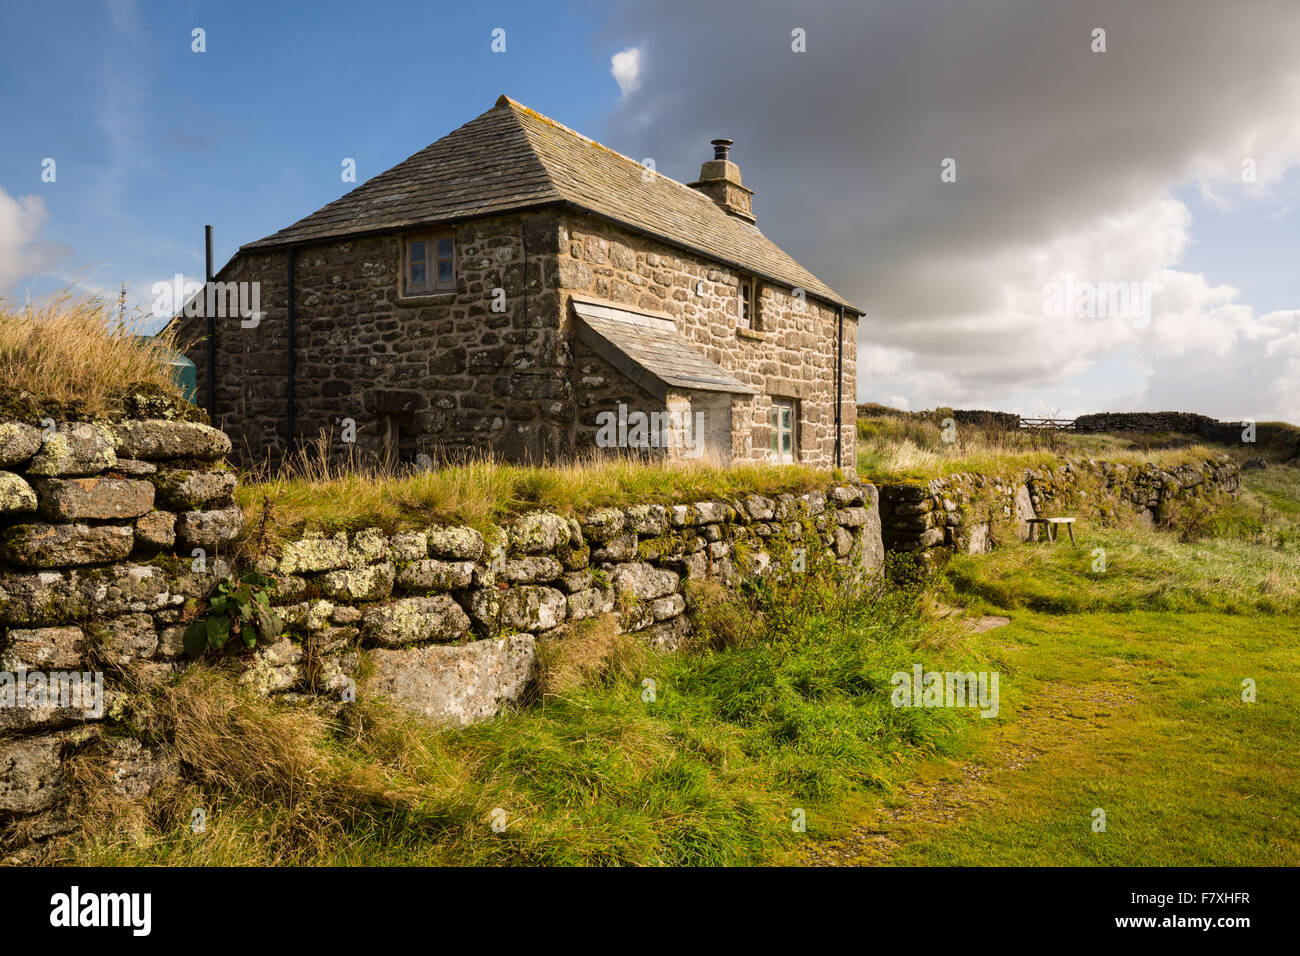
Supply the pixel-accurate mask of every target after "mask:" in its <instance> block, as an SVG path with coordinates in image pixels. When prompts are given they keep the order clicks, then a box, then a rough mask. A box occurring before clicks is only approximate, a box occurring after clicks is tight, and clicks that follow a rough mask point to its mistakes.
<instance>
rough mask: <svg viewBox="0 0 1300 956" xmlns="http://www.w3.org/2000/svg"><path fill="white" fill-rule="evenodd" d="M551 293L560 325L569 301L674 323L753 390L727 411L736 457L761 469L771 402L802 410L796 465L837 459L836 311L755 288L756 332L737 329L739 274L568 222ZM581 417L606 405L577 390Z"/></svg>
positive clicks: (770, 288) (844, 434)
mask: <svg viewBox="0 0 1300 956" xmlns="http://www.w3.org/2000/svg"><path fill="white" fill-rule="evenodd" d="M558 240H559V242H558V245H559V256H558V259H557V275H556V280H555V283H554V284H555V285H556V286H558V288H559V289H560V293H561V298H560V301H561V304H562V306H563V308H564V312H563V315H564V324H565V328H566V329H569V328H571V327H572V324H573V322H574V321H576V320H575V318H574V316H573V314H572V310H571V309H570V308H568V304H567V303H568V301H569V299H570V298H572V296H573V295H575V294H576V295H580V296H583V297H585V298H592V299H599V300H602V301H605V302H608V303H610V304H612V305H615V306H619V307H623V308H628V309H633V310H641V311H645V312H650V313H654V314H658V315H661V316H664V317H667V318H671V319H672V320H673V322H674V323H675V324H676V326H677V329H678V331H679V332H680V333H681V335H682V336H683V337H684V338H685V339H686V341H688V342H690V343H691V344H693V345H695V346H697V347H698V348H700V349H701V350H702V351H703V352H704V353H705V354H706V355H707V356H708V357H709V358H710V359H711V360H713V361H714V362H717V363H718V364H719V365H721V366H723V367H724V368H726V369H728V370H729V371H731V372H732V373H733V374H734V375H735V376H736V378H738V379H739V380H740V381H742V382H744V383H745V384H746V385H749V386H751V387H752V388H754V389H756V390H757V392H758V393H759V394H757V395H756V396H737V397H736V400H735V401H734V402H733V427H732V456H733V460H736V461H764V460H766V459H767V458H768V455H769V450H770V448H771V443H770V421H771V419H770V413H771V412H770V410H771V404H770V398H771V396H773V395H777V396H781V397H786V398H797V399H798V400H799V402H800V441H799V445H800V460H801V461H803V462H805V463H807V464H810V465H814V466H819V467H830V466H832V465H834V463H835V459H834V454H835V427H834V424H835V333H836V312H835V309H834V308H833V307H831V306H829V305H826V304H825V303H822V302H820V301H818V300H816V299H814V298H811V297H806V298H801V297H799V296H796V295H794V294H793V290H791V289H788V288H785V287H783V286H779V285H776V284H773V283H765V282H760V283H759V296H758V298H759V303H760V309H759V316H760V323H759V327H758V329H757V330H744V329H740V328H739V323H738V321H737V318H736V316H737V308H738V296H739V283H740V273H738V272H737V271H735V270H733V269H730V268H727V267H724V266H721V265H719V264H717V263H715V262H713V261H712V260H709V259H707V258H704V257H702V256H696V255H692V254H691V253H688V252H684V251H682V250H680V249H677V248H674V247H671V246H668V245H667V244H664V243H660V242H657V241H655V240H654V239H650V238H646V237H644V236H640V235H635V234H633V233H631V232H629V231H626V230H623V229H620V228H618V227H616V226H613V225H610V224H608V223H606V222H604V221H603V220H599V219H596V218H595V217H590V216H582V215H577V214H568V215H566V216H565V217H564V218H563V219H562V220H561V223H560V232H559V236H558ZM843 363H844V364H843V375H842V389H841V402H842V410H841V413H842V420H841V429H840V432H841V440H842V446H841V467H843V468H844V469H845V471H846V472H852V471H854V470H855V469H856V462H857V452H856V437H857V429H856V427H855V426H856V405H855V402H856V395H857V322H856V321H855V317H854V316H853V315H852V313H849V314H846V316H845V319H844V326H843ZM575 393H576V394H577V395H578V396H579V405H580V407H581V408H583V409H584V415H587V414H594V412H592V411H590V410H592V409H599V408H600V407H601V406H602V405H603V404H604V402H605V401H607V398H606V397H605V396H603V395H597V394H593V393H592V392H591V391H590V390H588V389H586V388H585V387H584V385H583V383H582V382H581V375H580V374H579V375H578V381H577V382H576V383H575Z"/></svg>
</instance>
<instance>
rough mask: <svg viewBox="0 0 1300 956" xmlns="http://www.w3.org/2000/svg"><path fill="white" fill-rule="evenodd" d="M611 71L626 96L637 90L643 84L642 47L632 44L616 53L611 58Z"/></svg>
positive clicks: (620, 90) (621, 91)
mask: <svg viewBox="0 0 1300 956" xmlns="http://www.w3.org/2000/svg"><path fill="white" fill-rule="evenodd" d="M609 72H610V73H611V74H613V76H614V79H615V81H617V83H618V89H619V92H620V93H622V94H623V95H624V96H627V95H628V94H629V93H634V92H636V90H637V89H638V88H639V87H640V86H641V48H640V47H635V46H630V47H628V48H627V49H626V50H622V51H620V52H618V53H615V54H614V55H613V56H612V57H610V60H609Z"/></svg>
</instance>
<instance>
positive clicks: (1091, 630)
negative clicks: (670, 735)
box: [804, 466, 1300, 866]
mask: <svg viewBox="0 0 1300 956" xmlns="http://www.w3.org/2000/svg"><path fill="white" fill-rule="evenodd" d="M1298 511H1300V470H1296V469H1293V468H1292V469H1288V468H1279V467H1277V466H1274V467H1272V468H1270V469H1268V470H1267V471H1254V472H1247V473H1246V476H1245V486H1244V488H1243V491H1242V494H1241V495H1240V496H1239V498H1238V499H1237V501H1236V502H1234V503H1233V504H1232V505H1230V506H1229V507H1228V508H1226V509H1224V510H1223V511H1222V512H1221V513H1220V514H1219V515H1218V516H1217V519H1216V521H1215V522H1214V525H1213V529H1212V531H1211V532H1210V534H1211V536H1210V537H1207V538H1205V539H1203V540H1198V541H1192V542H1183V541H1180V540H1178V538H1177V537H1176V536H1174V535H1172V534H1170V533H1168V532H1162V531H1154V530H1153V531H1125V532H1121V531H1113V530H1112V531H1102V532H1098V531H1090V530H1088V529H1086V528H1084V529H1081V533H1080V539H1081V540H1080V544H1081V547H1080V549H1079V550H1078V551H1075V550H1072V549H1071V548H1069V547H1068V546H1062V545H1059V544H1058V545H1056V546H1049V545H1046V544H1016V545H1012V546H1009V547H1006V548H1003V549H1000V550H999V551H998V552H996V553H994V554H992V555H983V556H978V557H963V558H959V559H957V560H955V561H954V562H953V563H952V564H951V565H950V567H949V569H948V574H947V581H946V583H945V586H944V587H943V589H942V593H941V600H942V601H943V602H945V603H946V604H953V603H960V604H963V605H965V606H966V608H967V613H968V614H972V615H980V614H989V615H1002V616H1005V617H1009V618H1010V623H1008V624H1007V625H1006V626H1004V627H999V628H997V629H994V630H989V631H985V632H983V633H980V634H978V635H973V636H972V637H971V638H970V645H969V646H970V648H971V650H972V651H973V652H977V653H980V654H982V655H983V656H986V657H988V658H989V659H992V660H995V661H997V662H998V663H997V666H998V668H999V670H1000V673H1001V676H1002V681H1001V686H1000V689H1001V694H1002V708H1001V712H1000V714H999V718H998V719H996V720H989V721H971V722H969V725H968V742H969V744H970V747H971V749H970V752H969V753H968V754H966V755H965V756H963V757H961V758H957V759H936V760H931V761H928V762H926V763H925V764H924V765H923V766H922V767H920V768H918V770H917V773H916V777H915V779H913V780H911V781H909V782H908V783H906V784H905V785H903V786H902V787H901V788H899V789H898V790H897V791H895V792H894V793H892V794H889V795H887V796H885V797H883V798H881V799H880V800H879V801H877V803H876V804H875V805H874V806H873V807H872V808H871V809H870V810H869V811H868V812H866V813H865V814H863V815H862V817H861V818H860V819H859V821H858V823H857V826H856V827H855V828H854V830H853V831H852V833H850V834H849V835H848V836H847V837H845V838H842V839H838V840H831V841H825V842H824V843H821V844H817V845H813V846H811V847H809V848H806V849H805V851H804V859H806V860H809V861H811V862H818V863H836V864H857V865H872V864H885V863H888V864H897V865H925V864H952V865H974V866H998V865H1129V866H1147V865H1217V866H1222V865H1242V866H1266V865H1292V866H1294V865H1297V864H1300V815H1297V814H1296V813H1295V812H1294V807H1295V806H1296V803H1297V798H1300V748H1298V747H1296V745H1295V741H1296V740H1298V739H1300V617H1297V615H1296V610H1297V607H1298V606H1300V598H1298V593H1297V592H1298V591H1300V588H1298V587H1297V582H1298V581H1300V548H1297V546H1296V544H1295V540H1296V539H1295V537H1294V535H1295V528H1296V516H1297V512H1298ZM1094 547H1103V548H1105V550H1106V558H1107V562H1106V570H1105V571H1104V572H1098V571H1095V570H1094V562H1095V560H1096V558H1095V557H1094V554H1093V551H1092V549H1093V548H1094ZM1248 681H1249V682H1253V690H1254V694H1255V699H1254V702H1247V701H1246V700H1244V699H1243V693H1244V692H1245V690H1246V685H1245V683H1244V682H1248ZM1098 810H1100V811H1103V812H1104V814H1105V817H1104V822H1105V829H1104V831H1099V830H1096V829H1094V816H1095V814H1096V812H1097V811H1098Z"/></svg>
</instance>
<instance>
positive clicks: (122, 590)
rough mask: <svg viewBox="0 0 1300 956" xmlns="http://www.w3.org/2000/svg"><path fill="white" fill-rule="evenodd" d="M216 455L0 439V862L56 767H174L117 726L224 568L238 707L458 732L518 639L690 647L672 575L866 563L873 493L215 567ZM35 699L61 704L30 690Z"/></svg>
mask: <svg viewBox="0 0 1300 956" xmlns="http://www.w3.org/2000/svg"><path fill="white" fill-rule="evenodd" d="M229 451H230V442H229V440H228V439H227V438H226V436H225V435H224V434H223V433H222V432H220V431H218V430H216V429H213V428H210V427H208V426H207V425H205V424H203V423H202V422H197V421H185V420H168V419H148V420H143V419H121V420H116V421H108V422H63V423H60V424H58V425H57V426H55V427H53V428H51V429H48V430H42V429H40V428H37V427H35V426H33V425H30V424H27V423H22V422H6V423H3V424H0V860H3V859H6V858H8V859H9V860H10V861H21V860H22V859H25V858H27V857H26V856H25V854H30V853H34V852H36V851H35V850H34V849H32V848H33V847H36V846H38V845H39V843H40V841H42V840H43V839H45V838H48V837H51V836H54V835H57V834H60V833H65V832H69V831H72V830H74V829H75V828H76V824H75V822H74V821H73V820H71V819H70V818H69V816H68V813H67V807H66V793H67V786H68V784H67V779H66V771H65V769H64V768H65V762H66V760H67V759H68V758H70V757H71V756H73V755H74V754H77V753H80V752H82V751H85V750H86V749H87V748H96V749H97V752H100V753H102V755H104V756H105V757H106V759H108V760H110V761H111V762H112V765H113V766H114V768H115V773H114V780H115V782H114V784H113V786H114V787H115V788H116V789H118V790H119V792H120V794H121V795H125V796H131V797H138V796H140V795H142V794H144V793H147V792H148V791H149V789H150V788H151V787H153V786H154V785H156V784H157V783H158V782H159V781H161V780H166V779H169V778H174V777H175V776H176V775H177V774H178V773H180V772H181V768H180V766H179V764H178V762H177V759H176V757H175V755H174V754H172V753H171V752H170V750H169V748H168V747H167V746H166V745H165V744H151V745H145V744H142V743H141V742H140V741H139V740H136V739H134V738H133V737H131V736H130V735H129V734H127V733H125V732H124V731H125V725H124V723H123V721H128V720H129V716H130V714H131V711H132V701H133V699H134V697H135V696H136V695H138V694H139V693H141V692H142V691H144V690H147V689H148V688H149V687H151V686H156V685H157V684H158V682H161V681H166V680H168V679H170V678H173V677H175V676H176V675H177V674H179V673H180V672H181V671H183V670H184V669H185V668H186V667H187V666H189V663H190V662H189V660H188V658H187V657H186V654H185V648H184V642H183V635H184V632H185V630H186V628H187V626H188V624H189V623H190V622H191V621H192V620H194V619H195V618H196V617H198V616H201V615H202V614H203V613H204V611H205V609H206V601H207V599H208V597H209V595H210V594H211V593H212V592H213V589H214V588H215V587H216V585H217V583H218V582H219V581H220V580H222V579H224V578H227V577H229V576H231V575H232V574H234V573H236V571H237V570H238V567H239V566H242V565H243V564H246V563H249V562H251V563H252V564H253V565H254V567H255V569H256V570H257V571H259V572H261V573H262V574H265V575H267V576H268V577H269V578H270V579H271V580H272V581H273V582H274V585H273V588H272V591H271V595H272V596H271V603H272V605H273V607H274V609H275V611H276V613H277V615H278V616H279V617H280V618H281V620H282V621H283V623H284V631H283V633H282V634H281V635H280V636H279V637H278V638H276V639H275V640H274V641H272V642H270V643H263V644H261V645H259V646H257V647H255V648H254V649H253V650H251V651H246V650H243V649H242V647H240V649H239V650H237V651H235V652H234V653H233V654H228V655H224V656H223V660H225V661H227V662H233V663H235V664H236V665H237V671H238V674H239V677H238V680H239V681H240V682H241V683H242V684H244V685H245V686H247V687H248V688H249V689H250V690H251V691H253V692H256V693H259V694H262V695H275V696H279V697H284V698H286V699H293V698H303V699H314V700H316V701H319V702H321V703H323V704H326V703H330V702H332V703H333V704H334V705H341V704H342V702H343V701H346V700H348V699H349V698H350V695H358V694H360V695H376V696H378V695H383V696H387V697H389V698H391V699H393V700H394V701H396V702H397V703H398V704H400V705H402V706H404V707H407V708H409V709H411V710H414V711H416V712H418V713H420V714H422V715H424V716H425V717H427V718H428V719H429V720H430V721H432V722H433V723H435V724H437V725H440V726H457V725H463V724H468V723H472V722H474V721H478V720H483V719H486V718H489V717H491V716H493V715H495V714H496V713H498V712H499V711H500V710H501V709H502V708H503V707H505V706H507V705H509V704H511V703H515V702H519V701H523V700H525V699H526V698H527V697H528V695H529V693H530V689H531V687H532V685H533V683H534V678H535V674H536V668H537V663H536V661H537V642H538V641H545V640H562V639H564V638H565V636H566V635H567V634H569V633H570V631H571V629H572V628H573V627H574V626H576V625H578V624H579V622H581V621H583V620H585V619H588V618H593V617H596V616H599V615H611V616H612V617H611V620H612V622H613V623H614V626H615V627H616V629H618V630H620V631H622V632H624V633H635V634H639V635H642V636H643V637H644V638H645V639H646V640H647V641H648V642H649V643H650V644H652V645H654V646H656V647H660V648H663V649H667V650H671V649H675V648H676V647H678V646H679V645H680V644H681V642H682V641H683V640H684V639H685V638H686V637H687V636H688V634H689V632H690V622H689V619H688V617H687V616H686V613H685V612H686V610H687V601H688V597H689V594H690V588H689V583H690V582H692V581H697V580H714V581H718V582H720V583H722V584H724V585H731V584H734V583H735V582H736V581H737V580H738V579H739V578H740V577H742V576H743V575H748V574H762V573H764V572H765V571H766V570H767V569H768V568H769V567H771V566H773V563H774V562H775V561H778V560H779V558H780V556H781V555H782V554H784V555H786V556H787V557H788V556H789V554H790V552H791V550H792V549H798V548H802V549H805V552H806V555H807V557H806V560H807V563H808V566H809V567H813V566H815V563H816V559H817V558H818V557H819V556H821V557H823V558H832V559H833V560H834V561H836V562H838V563H839V564H841V565H845V566H848V565H855V566H862V567H867V568H876V567H879V566H880V564H881V563H882V561H883V558H884V550H883V545H882V542H881V537H880V522H879V512H878V498H877V494H876V490H875V488H874V487H872V486H871V485H860V484H857V483H840V484H834V485H830V486H829V487H827V488H826V489H825V490H822V491H814V492H810V493H808V494H803V495H799V496H793V495H781V496H778V497H776V498H764V497H762V496H758V495H750V496H748V497H745V498H743V499H739V500H728V501H722V500H719V501H700V502H688V503H682V504H676V505H636V506H632V507H627V508H607V509H602V510H599V511H595V512H593V513H590V514H587V515H583V516H579V517H577V518H567V517H562V516H560V515H556V514H550V513H546V512H534V513H532V514H528V515H525V516H523V517H521V518H520V519H518V520H517V521H515V522H514V523H512V524H510V525H509V526H507V527H503V528H494V529H491V530H490V531H489V532H488V533H487V534H481V533H479V532H478V531H475V530H474V529H471V528H458V527H438V526H435V527H429V528H426V529H423V530H419V531H409V532H402V533H396V534H385V533H383V532H382V531H380V530H379V529H375V528H371V529H364V530H361V531H356V532H352V533H339V534H336V535H332V536H321V535H309V536H305V537H303V538H301V539H299V540H294V541H290V542H288V543H285V544H283V545H281V546H276V547H273V548H268V549H267V552H266V553H265V554H263V555H262V556H260V557H250V558H249V559H248V560H247V561H246V562H235V561H233V560H232V559H231V556H230V555H229V554H227V551H229V549H230V548H231V547H232V545H233V544H234V542H235V541H236V539H237V538H238V536H239V535H240V532H241V530H242V527H243V520H244V519H243V516H242V512H241V511H240V509H239V508H238V507H237V506H236V505H235V504H234V501H233V498H232V494H233V492H234V489H235V477H234V473H233V472H231V471H228V470H226V469H225V467H224V462H223V458H224V456H225V455H226V454H227V453H228V452H229ZM246 546H247V547H250V548H251V547H252V545H251V544H248V545H246ZM238 643H239V642H238V641H237V640H236V644H237V645H238ZM363 659H364V661H365V663H366V665H367V666H366V667H365V668H363V667H362V666H361V665H362V663H363ZM363 673H364V674H365V675H366V676H364V677H363V676H362V675H363ZM74 675H75V680H74ZM83 676H84V682H83V681H82V680H81V678H82V677H83ZM55 684H59V685H60V686H67V687H68V688H69V689H71V690H74V691H76V693H73V694H70V695H65V696H64V697H61V698H58V699H54V700H49V699H47V698H45V697H42V696H41V694H43V693H44V691H45V689H46V688H47V687H50V686H53V685H55ZM83 687H84V688H86V689H87V690H86V692H85V693H82V692H81V688H83ZM90 688H95V690H90ZM351 699H355V697H354V696H352V697H351Z"/></svg>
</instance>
